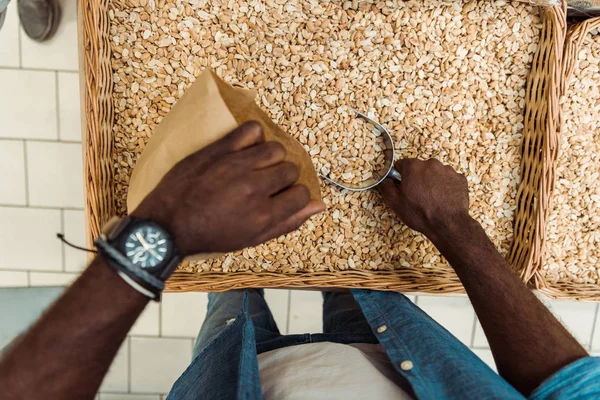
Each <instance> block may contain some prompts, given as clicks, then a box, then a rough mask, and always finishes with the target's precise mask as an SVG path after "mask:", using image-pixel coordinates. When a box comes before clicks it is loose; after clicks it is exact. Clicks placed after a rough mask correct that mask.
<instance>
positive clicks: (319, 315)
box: [288, 290, 323, 334]
mask: <svg viewBox="0 0 600 400" xmlns="http://www.w3.org/2000/svg"><path fill="white" fill-rule="evenodd" d="M319 332H323V296H322V295H321V292H318V291H314V290H292V293H291V304H290V317H289V328H288V333H290V334H294V333H319Z"/></svg>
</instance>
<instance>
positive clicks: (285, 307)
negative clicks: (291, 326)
mask: <svg viewBox="0 0 600 400" xmlns="http://www.w3.org/2000/svg"><path fill="white" fill-rule="evenodd" d="M290 296H291V294H290V290H284V289H265V300H267V304H268V305H269V308H270V309H271V314H273V318H274V319H275V323H276V324H277V328H279V332H280V333H281V334H282V335H286V334H287V330H288V312H289V307H290Z"/></svg>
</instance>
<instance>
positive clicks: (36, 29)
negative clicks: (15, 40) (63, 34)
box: [0, 0, 61, 42]
mask: <svg viewBox="0 0 600 400" xmlns="http://www.w3.org/2000/svg"><path fill="white" fill-rule="evenodd" d="M8 3H10V0H0V29H2V25H3V24H4V20H5V19H6V12H7V11H6V10H7V8H8ZM17 7H18V9H19V19H20V20H21V26H22V27H23V30H24V31H25V33H26V34H27V36H29V37H30V38H31V39H33V40H35V41H36V42H44V41H46V40H49V39H51V38H52V36H54V34H55V33H56V30H57V29H58V26H59V24H60V17H61V8H60V2H59V0H19V1H18V2H17Z"/></svg>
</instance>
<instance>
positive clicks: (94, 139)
mask: <svg viewBox="0 0 600 400" xmlns="http://www.w3.org/2000/svg"><path fill="white" fill-rule="evenodd" d="M108 5H109V0H95V1H92V0H81V2H80V8H79V24H80V35H79V38H80V41H81V69H82V75H83V77H84V79H85V84H84V85H83V86H82V90H83V104H84V110H85V122H84V142H85V146H84V159H85V163H84V168H85V171H84V177H85V190H86V220H87V240H88V245H90V246H91V244H92V240H93V238H94V237H96V236H98V235H99V234H100V231H101V227H102V225H103V224H104V223H105V222H106V221H107V220H108V219H109V218H110V217H111V216H112V215H113V214H114V210H115V206H114V201H113V194H112V184H111V183H112V161H111V151H112V134H111V131H112V124H113V118H114V115H113V109H112V104H111V90H112V87H113V84H112V73H111V68H110V67H111V54H110V44H109V38H108V32H109V20H108ZM540 10H542V11H541V12H542V13H543V14H544V17H543V21H544V29H543V36H542V38H541V41H540V44H539V48H538V52H537V54H536V56H535V60H534V66H533V68H532V71H531V74H530V76H529V79H528V84H527V106H526V114H525V122H524V123H525V129H524V132H523V145H522V155H523V156H522V165H521V171H520V172H521V183H520V185H519V188H518V197H517V199H518V210H517V214H516V218H515V229H514V238H515V241H514V243H513V248H512V250H511V253H510V260H511V262H512V265H513V267H514V268H515V269H516V270H518V271H519V272H520V273H521V276H522V278H523V280H524V281H528V280H529V278H530V277H531V276H533V275H534V273H535V266H536V265H539V264H538V261H539V260H540V259H541V251H542V248H543V232H544V226H545V221H546V219H547V216H548V205H549V194H550V193H551V192H552V187H551V186H552V178H553V167H552V160H553V159H554V157H555V153H556V143H555V142H556V140H554V141H553V142H548V137H553V138H554V139H555V136H556V135H554V136H552V135H551V134H549V133H552V132H555V131H556V129H557V126H558V110H557V108H556V104H557V101H558V100H557V99H558V90H555V89H554V87H553V86H552V85H553V83H554V82H556V80H555V79H554V78H556V77H557V76H558V75H559V73H560V71H559V60H560V57H559V55H560V54H562V43H563V40H564V32H565V30H566V28H565V24H564V10H563V9H561V8H559V7H551V8H541V9H540ZM548 115H551V116H552V118H548ZM247 287H287V288H307V287H313V288H328V287H329V288H331V287H337V288H369V289H377V290H394V291H404V292H408V291H410V292H427V293H456V292H462V291H463V288H462V285H461V284H460V281H459V280H458V278H457V276H456V275H455V274H454V273H453V272H452V271H451V270H446V271H444V270H424V269H421V268H419V269H397V270H394V271H357V270H352V271H339V272H315V273H295V274H280V273H249V272H244V273H202V274H194V273H188V272H182V271H177V272H176V273H175V274H174V276H173V277H172V278H171V279H170V281H169V282H168V285H167V288H168V290H170V291H224V290H230V289H239V288H247Z"/></svg>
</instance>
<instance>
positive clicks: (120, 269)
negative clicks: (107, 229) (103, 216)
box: [94, 235, 165, 301]
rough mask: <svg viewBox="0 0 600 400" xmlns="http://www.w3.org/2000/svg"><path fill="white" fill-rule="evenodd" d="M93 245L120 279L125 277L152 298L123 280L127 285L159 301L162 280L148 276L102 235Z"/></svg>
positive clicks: (162, 285)
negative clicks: (150, 294) (149, 293)
mask: <svg viewBox="0 0 600 400" xmlns="http://www.w3.org/2000/svg"><path fill="white" fill-rule="evenodd" d="M94 244H95V245H96V247H97V248H98V249H99V250H100V251H101V252H102V254H104V255H105V256H106V258H107V261H108V264H109V266H110V267H111V268H112V269H114V270H115V271H116V272H117V273H119V275H121V277H122V278H124V277H123V276H122V274H124V275H126V276H127V277H128V278H130V279H131V280H133V281H134V282H135V283H136V284H137V285H140V286H141V287H142V288H144V289H145V290H146V291H149V292H151V293H152V295H153V297H151V296H148V294H147V293H144V292H142V291H140V290H139V289H138V288H136V287H135V286H134V285H132V283H131V282H129V281H128V280H127V279H125V278H124V279H125V281H127V283H129V284H130V285H131V286H133V287H134V288H135V289H136V290H138V291H140V292H141V293H143V294H145V295H146V296H148V297H151V298H153V299H154V300H157V301H158V300H160V293H161V292H162V291H163V289H164V288H165V283H164V282H163V281H162V280H160V279H159V278H157V277H155V276H154V275H152V274H150V273H149V272H148V271H145V270H143V269H142V268H140V267H138V266H136V265H134V264H133V263H132V262H131V261H130V260H129V259H128V258H127V257H125V256H124V255H123V254H121V253H120V252H119V251H118V250H117V249H115V248H114V247H113V246H111V245H110V244H109V243H108V241H107V240H106V237H105V236H104V235H102V236H100V237H99V238H97V239H96V240H95V241H94Z"/></svg>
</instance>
